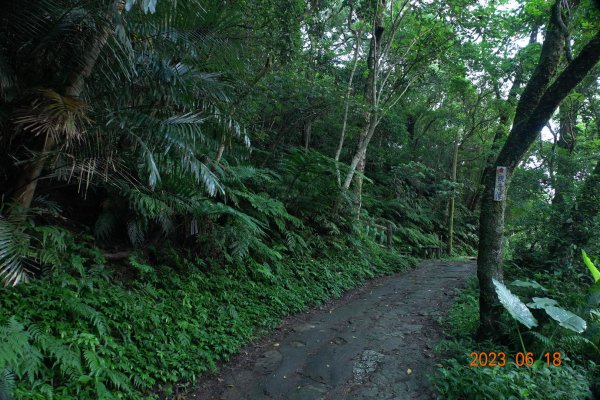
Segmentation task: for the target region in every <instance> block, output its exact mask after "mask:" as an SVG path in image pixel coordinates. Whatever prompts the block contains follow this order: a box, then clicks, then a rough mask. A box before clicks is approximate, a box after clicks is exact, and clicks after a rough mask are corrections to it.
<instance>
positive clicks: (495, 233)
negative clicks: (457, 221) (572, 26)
mask: <svg viewBox="0 0 600 400" xmlns="http://www.w3.org/2000/svg"><path fill="white" fill-rule="evenodd" d="M560 7H561V1H560V0H558V1H557V2H556V3H555V4H554V6H553V12H552V17H551V18H550V21H549V23H548V25H547V29H546V35H545V38H546V39H545V40H544V44H543V46H542V52H541V55H540V60H539V63H538V65H537V67H536V69H535V71H534V73H533V75H532V77H531V79H530V80H529V82H528V83H527V86H526V87H525V90H524V92H523V95H522V96H521V99H520V100H519V104H518V105H517V110H516V114H515V119H514V123H513V127H512V129H511V132H510V134H509V136H508V139H507V140H506V143H505V144H504V146H503V147H502V149H501V150H500V153H499V155H498V157H497V159H496V161H495V162H494V164H493V166H492V167H491V168H488V169H487V171H486V173H485V179H484V182H485V189H484V192H483V196H482V203H481V214H480V219H479V254H478V258H477V277H478V279H479V285H480V286H479V287H480V296H479V306H480V326H479V331H478V335H479V336H480V337H488V336H493V335H494V334H496V333H497V331H498V328H499V315H500V306H499V303H498V300H497V297H496V293H495V289H494V285H493V283H492V278H496V279H500V280H501V279H502V261H503V254H502V248H503V241H504V213H505V208H506V202H505V201H494V198H493V195H494V186H495V171H496V167H497V166H504V167H507V168H508V172H507V177H506V188H507V190H508V187H509V185H510V180H511V178H512V174H513V172H514V170H515V168H516V167H517V165H518V164H519V162H520V161H521V160H522V158H523V156H524V155H525V154H526V152H527V151H528V150H529V147H530V146H531V144H532V143H533V142H534V141H535V139H536V137H537V135H539V132H540V131H541V129H542V128H543V127H544V126H545V125H546V123H547V122H548V120H549V119H550V117H551V116H552V114H553V113H554V111H555V110H556V108H557V107H558V105H559V104H560V102H561V101H562V100H563V99H564V98H565V97H566V96H567V95H568V94H569V92H570V91H571V90H572V89H574V88H575V86H576V85H577V84H578V83H579V82H581V80H583V78H584V77H585V76H586V75H587V73H588V72H589V71H590V70H591V69H592V68H593V67H594V65H595V64H596V63H597V62H598V59H600V32H598V33H597V34H596V36H595V37H594V38H593V39H591V40H590V41H589V42H588V43H587V44H586V45H585V46H584V48H583V49H582V50H581V52H580V53H579V55H578V56H577V57H576V58H574V59H573V61H572V62H570V63H569V64H568V65H567V67H566V68H565V69H564V70H563V71H562V73H560V75H559V76H558V78H556V79H555V80H554V82H553V83H552V84H550V82H552V80H553V78H554V77H555V76H556V74H557V69H558V65H559V62H560V59H561V55H562V54H563V52H564V40H563V36H562V31H561V30H560V28H559V27H558V23H557V21H556V15H557V13H560Z"/></svg>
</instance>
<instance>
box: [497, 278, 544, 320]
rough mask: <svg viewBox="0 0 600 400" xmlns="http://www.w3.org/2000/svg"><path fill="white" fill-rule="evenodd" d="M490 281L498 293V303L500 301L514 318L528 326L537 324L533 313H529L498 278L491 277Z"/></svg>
mask: <svg viewBox="0 0 600 400" xmlns="http://www.w3.org/2000/svg"><path fill="white" fill-rule="evenodd" d="M492 282H493V283H494V286H495V287H496V293H497V294H498V299H499V300H500V303H502V305H503V306H504V308H505V309H506V311H508V312H509V313H510V315H511V316H512V317H513V318H514V319H516V320H517V321H519V322H520V323H522V324H523V325H525V326H526V327H528V328H533V327H535V326H537V321H536V319H535V318H534V317H533V314H531V311H529V308H527V306H526V305H525V304H524V303H523V302H522V301H521V300H520V299H519V298H518V297H517V296H515V295H514V294H512V293H511V291H510V290H508V288H507V287H506V286H504V284H502V283H501V282H499V281H498V280H496V279H492Z"/></svg>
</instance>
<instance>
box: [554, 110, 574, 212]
mask: <svg viewBox="0 0 600 400" xmlns="http://www.w3.org/2000/svg"><path fill="white" fill-rule="evenodd" d="M577 107H578V105H577V104H576V103H575V102H573V101H565V102H563V103H562V104H561V105H560V108H559V120H560V128H559V131H558V140H557V141H556V147H557V148H556V160H555V162H554V164H555V165H556V174H555V179H554V196H553V197H552V205H553V206H559V205H562V204H565V203H568V202H569V201H568V198H569V197H572V196H573V188H574V186H575V185H574V183H575V182H574V176H575V173H576V171H575V165H574V163H573V160H572V152H573V149H574V148H575V139H576V133H575V132H576V131H575V125H576V120H577Z"/></svg>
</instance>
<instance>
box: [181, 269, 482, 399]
mask: <svg viewBox="0 0 600 400" xmlns="http://www.w3.org/2000/svg"><path fill="white" fill-rule="evenodd" d="M474 274H475V263H474V262H450V261H425V262H422V263H421V264H420V265H419V266H418V267H417V268H416V269H413V270H408V271H405V272H402V273H399V274H396V275H392V276H388V277H383V278H379V279H375V280H373V281H371V282H369V283H367V284H366V285H364V286H363V287H360V288H358V289H354V290H352V291H350V292H349V293H347V294H346V295H345V296H343V297H342V298H340V299H337V300H334V301H331V302H329V303H327V304H324V305H323V306H321V307H319V308H317V309H314V310H311V311H309V312H308V313H305V314H299V315H295V316H291V317H289V318H287V319H286V320H285V321H284V322H283V323H282V325H281V326H280V328H279V329H278V330H277V331H275V332H273V333H271V334H269V335H268V336H266V337H263V338H262V339H260V340H259V341H258V342H257V343H255V344H253V345H252V346H249V347H247V348H245V349H243V350H242V351H241V352H240V354H239V355H238V356H237V357H235V358H234V359H233V360H232V361H231V362H230V363H228V364H226V365H225V366H223V368H222V370H221V372H220V373H219V375H218V376H215V377H213V378H210V379H209V380H208V381H205V382H204V383H203V384H202V385H201V386H200V387H199V388H197V389H196V390H195V392H193V393H190V394H189V395H188V396H187V397H186V398H187V399H201V400H213V399H215V400H217V399H219V400H220V399H226V400H241V399H277V400H316V399H328V400H337V399H377V400H380V399H381V400H383V399H397V400H401V399H423V400H424V399H432V398H434V394H433V390H432V388H431V383H430V381H429V377H430V376H431V375H432V373H433V372H434V370H435V359H434V354H433V350H432V348H433V346H434V345H435V343H437V342H438V341H439V340H440V339H441V338H442V337H443V333H442V330H441V327H440V325H439V322H438V321H439V318H440V317H441V316H442V315H443V314H444V313H445V312H446V311H447V309H448V308H449V306H450V305H451V304H452V301H453V298H454V296H455V294H456V291H455V290H454V289H455V288H458V287H461V286H462V285H463V284H464V282H465V281H466V279H467V278H468V277H469V276H473V275H474Z"/></svg>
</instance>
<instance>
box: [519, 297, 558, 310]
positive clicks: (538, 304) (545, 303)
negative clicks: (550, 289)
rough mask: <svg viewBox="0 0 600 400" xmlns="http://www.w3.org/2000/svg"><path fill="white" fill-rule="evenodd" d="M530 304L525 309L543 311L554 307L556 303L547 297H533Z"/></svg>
mask: <svg viewBox="0 0 600 400" xmlns="http://www.w3.org/2000/svg"><path fill="white" fill-rule="evenodd" d="M532 300H533V301H532V302H531V303H527V307H529V308H536V309H543V308H544V309H545V308H546V307H550V306H556V305H558V302H557V301H556V300H553V299H549V298H547V297H534V298H533V299H532Z"/></svg>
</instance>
